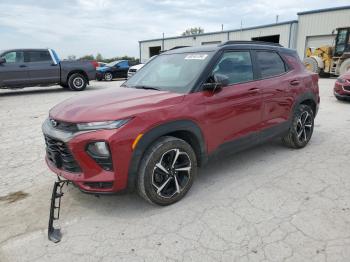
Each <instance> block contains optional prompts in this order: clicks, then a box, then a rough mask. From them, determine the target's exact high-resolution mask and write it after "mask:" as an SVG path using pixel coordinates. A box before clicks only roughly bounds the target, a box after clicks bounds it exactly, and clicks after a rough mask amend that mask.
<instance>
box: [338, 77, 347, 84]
mask: <svg viewBox="0 0 350 262" xmlns="http://www.w3.org/2000/svg"><path fill="white" fill-rule="evenodd" d="M337 81H338V83H341V84H344V83H346V80H345V79H343V78H340V77H338V78H337Z"/></svg>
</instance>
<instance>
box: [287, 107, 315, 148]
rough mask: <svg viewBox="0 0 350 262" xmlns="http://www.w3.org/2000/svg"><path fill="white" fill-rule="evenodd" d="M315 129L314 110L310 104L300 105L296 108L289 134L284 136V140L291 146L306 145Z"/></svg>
mask: <svg viewBox="0 0 350 262" xmlns="http://www.w3.org/2000/svg"><path fill="white" fill-rule="evenodd" d="M313 131H314V112H313V111H312V109H311V107H310V106H308V105H303V104H301V105H299V106H298V108H297V109H296V110H295V113H294V116H293V119H292V124H291V127H290V128H289V131H288V134H287V135H286V136H285V137H283V138H282V142H283V143H284V144H285V145H286V146H288V147H291V148H296V149H299V148H303V147H305V146H306V145H307V144H308V143H309V141H310V139H311V136H312V133H313Z"/></svg>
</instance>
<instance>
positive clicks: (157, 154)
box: [137, 136, 197, 206]
mask: <svg viewBox="0 0 350 262" xmlns="http://www.w3.org/2000/svg"><path fill="white" fill-rule="evenodd" d="M196 174H197V160H196V155H195V153H194V151H193V149H192V147H191V146H190V145H189V144H188V143H187V142H185V141H184V140H182V139H178V138H175V137H170V136H166V137H161V138H160V139H158V140H157V141H156V142H155V143H154V144H153V145H152V146H151V147H150V148H149V149H148V150H147V151H146V153H145V155H144V157H143V159H142V161H141V165H140V169H139V176H138V181H137V188H138V192H139V194H140V196H141V197H143V198H144V199H145V200H147V201H149V202H151V203H153V204H157V205H161V206H166V205H170V204H173V203H175V202H177V201H179V200H180V199H181V198H183V197H184V196H185V195H186V193H187V192H188V190H189V189H190V188H191V186H192V183H193V180H194V178H195V176H196Z"/></svg>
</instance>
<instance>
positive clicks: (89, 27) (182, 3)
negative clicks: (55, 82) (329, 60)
mask: <svg viewBox="0 0 350 262" xmlns="http://www.w3.org/2000/svg"><path fill="white" fill-rule="evenodd" d="M349 4H350V2H349V0H344V1H343V0H338V1H337V0H333V1H332V0H331V1H329V0H317V1H316V0H293V1H291V0H274V1H266V0H236V1H234V0H190V1H189V0H172V1H171V0H133V1H130V0H129V1H128V0H16V1H14V0H0V49H10V48H53V49H55V50H56V51H57V53H59V55H60V57H61V58H66V57H67V56H69V55H75V56H77V57H80V56H83V55H87V54H94V55H96V54H97V53H101V54H102V56H103V57H107V58H109V57H116V56H123V55H129V56H135V57H138V55H139V49H138V41H140V40H146V39H153V38H161V37H162V33H163V32H164V34H165V37H167V36H168V37H170V36H178V35H181V33H182V32H184V31H185V30H186V29H188V28H191V27H202V28H204V30H205V32H212V31H220V30H221V24H223V25H224V30H229V29H237V28H240V26H241V21H242V23H243V27H249V26H257V25H264V24H270V23H274V22H275V20H276V15H279V21H280V22H283V21H288V20H294V19H297V15H296V14H297V13H298V12H301V11H307V10H314V9H320V8H328V7H336V6H345V5H349Z"/></svg>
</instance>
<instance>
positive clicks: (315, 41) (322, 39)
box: [306, 35, 335, 48]
mask: <svg viewBox="0 0 350 262" xmlns="http://www.w3.org/2000/svg"><path fill="white" fill-rule="evenodd" d="M334 38H335V36H334V35H322V36H308V37H307V38H306V47H307V48H308V47H314V48H316V47H321V46H325V45H329V46H332V45H333V44H334Z"/></svg>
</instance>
